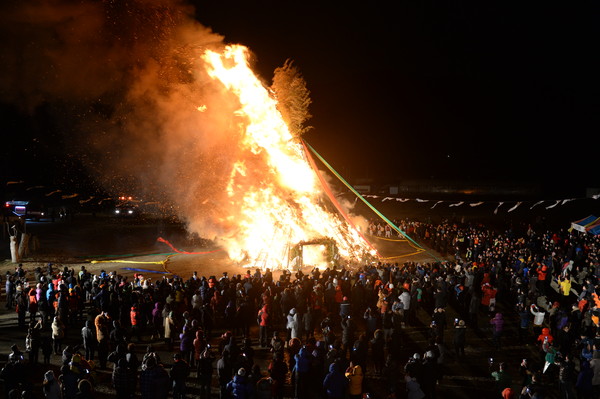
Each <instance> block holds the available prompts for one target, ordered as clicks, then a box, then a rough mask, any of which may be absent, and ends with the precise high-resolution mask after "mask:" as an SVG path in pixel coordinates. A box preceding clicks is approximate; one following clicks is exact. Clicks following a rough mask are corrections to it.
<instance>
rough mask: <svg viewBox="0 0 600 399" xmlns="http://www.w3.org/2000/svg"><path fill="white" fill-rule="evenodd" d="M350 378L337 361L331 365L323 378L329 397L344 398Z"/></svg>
mask: <svg viewBox="0 0 600 399" xmlns="http://www.w3.org/2000/svg"><path fill="white" fill-rule="evenodd" d="M348 384H349V383H348V379H347V378H346V376H345V375H344V373H343V372H342V370H340V366H339V365H338V364H337V363H335V362H334V363H331V365H329V373H327V375H326V376H325V379H323V388H324V389H325V395H326V397H327V399H343V398H344V396H345V395H346V390H347V388H348Z"/></svg>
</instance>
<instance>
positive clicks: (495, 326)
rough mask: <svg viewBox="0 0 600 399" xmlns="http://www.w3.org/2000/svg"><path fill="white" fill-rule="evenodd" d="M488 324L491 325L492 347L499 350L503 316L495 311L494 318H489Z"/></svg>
mask: <svg viewBox="0 0 600 399" xmlns="http://www.w3.org/2000/svg"><path fill="white" fill-rule="evenodd" d="M490 324H491V325H492V334H493V335H492V342H493V344H494V347H495V348H496V349H497V350H500V346H501V345H500V338H501V337H502V331H503V330H504V317H502V313H496V315H495V316H494V318H492V319H491V320H490Z"/></svg>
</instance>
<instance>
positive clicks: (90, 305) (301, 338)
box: [0, 220, 600, 399]
mask: <svg viewBox="0 0 600 399" xmlns="http://www.w3.org/2000/svg"><path fill="white" fill-rule="evenodd" d="M395 224H396V225H397V226H398V227H399V228H400V229H401V230H402V231H404V232H406V233H407V234H408V235H409V236H411V237H414V238H415V239H417V240H418V241H420V242H422V243H423V245H425V246H428V247H430V248H433V249H434V250H436V251H438V252H440V253H442V254H443V255H444V256H446V255H451V256H450V259H448V260H444V261H439V262H432V263H415V262H395V261H390V260H380V261H378V262H375V263H372V264H366V265H345V266H341V265H340V266H339V267H337V268H335V269H326V270H319V269H317V268H315V269H313V270H312V271H310V272H306V273H303V272H302V271H294V272H291V271H286V270H284V271H277V273H273V272H272V271H270V270H269V269H267V270H264V271H263V270H260V269H256V270H251V269H248V270H247V271H246V273H245V274H236V275H231V276H230V275H228V274H227V273H226V272H224V273H223V274H222V275H220V276H201V275H198V273H197V272H194V273H193V274H192V275H191V276H187V277H185V278H184V277H181V276H164V277H162V278H160V279H157V280H155V281H154V280H152V279H150V278H147V277H145V276H144V275H142V274H138V273H136V274H134V275H133V277H127V276H123V275H120V274H118V273H117V272H115V271H111V272H106V271H104V270H103V271H101V272H100V273H91V272H89V271H88V270H87V269H86V267H85V266H81V268H80V270H77V271H76V270H74V269H72V268H69V267H62V266H58V265H53V264H48V265H47V267H46V268H45V270H44V269H43V268H39V267H38V268H36V269H35V270H33V271H26V270H24V269H23V267H22V265H19V266H18V267H17V268H16V270H15V271H14V272H9V273H7V274H6V276H5V278H6V282H5V284H6V290H5V300H6V309H7V310H9V311H14V312H15V313H16V319H17V323H18V326H19V328H21V329H22V330H23V332H24V333H25V334H26V338H25V341H24V342H22V343H15V345H13V348H12V352H11V353H10V355H9V356H8V360H7V363H6V365H4V367H3V368H2V372H1V374H0V378H2V379H3V382H4V390H5V391H4V392H5V397H7V398H26V397H31V395H33V393H32V390H31V389H28V386H27V385H26V381H28V376H29V375H30V372H31V368H32V367H33V366H34V365H36V364H39V363H40V360H39V353H40V352H41V353H42V355H43V359H42V364H43V365H44V366H49V364H50V359H51V357H52V356H57V357H60V358H61V364H62V366H61V368H60V373H58V375H57V376H55V374H54V372H53V371H52V370H49V371H48V373H46V374H45V375H44V380H43V382H41V384H42V391H43V393H44V395H45V396H46V397H49V398H58V397H62V398H69V399H71V398H78V399H79V398H92V397H94V385H95V383H96V381H97V379H98V372H101V371H109V372H111V373H112V374H111V377H112V378H111V385H112V389H114V392H115V394H116V396H117V397H119V398H133V397H135V396H141V397H142V398H144V399H145V398H166V397H167V396H171V395H172V397H173V398H178V399H179V398H185V397H190V396H191V395H190V385H191V383H192V382H193V384H194V386H197V387H198V395H199V396H200V397H201V398H208V397H210V393H211V389H213V388H214V389H215V390H218V391H219V393H220V398H222V399H227V398H236V399H237V398H278V399H281V398H283V397H284V396H285V397H294V398H301V399H303V398H327V399H342V398H346V397H348V398H352V399H354V398H361V397H363V395H365V394H367V393H370V394H371V396H374V395H375V392H376V391H377V392H380V393H383V394H384V396H385V397H398V398H400V397H408V398H435V397H436V390H437V382H440V381H442V380H443V378H444V375H445V374H446V373H447V363H448V359H449V358H450V357H454V358H456V359H461V357H464V356H465V346H468V345H469V343H468V342H466V333H465V332H466V331H467V329H471V330H472V331H476V332H487V331H489V338H490V340H489V342H490V345H491V347H492V348H494V349H495V350H497V351H500V350H501V349H502V347H503V345H504V342H503V341H504V340H505V339H506V338H505V336H504V335H505V329H506V324H507V323H514V324H515V325H518V340H519V342H520V343H521V344H529V345H534V346H537V347H538V348H539V357H538V358H534V359H523V362H521V364H520V366H519V370H520V373H521V375H520V378H521V379H520V380H518V381H517V378H516V376H511V375H509V372H508V371H507V367H506V365H505V364H504V363H501V364H498V365H496V364H495V363H494V361H493V359H490V364H489V366H490V373H489V377H490V379H491V380H493V381H495V384H496V385H495V388H496V391H495V392H494V395H496V397H498V398H503V397H504V398H510V397H513V398H518V397H525V398H529V397H531V398H545V397H546V398H549V397H558V396H556V395H560V397H564V398H571V397H578V398H581V399H587V398H598V397H599V396H600V309H599V308H600V301H599V300H598V296H597V294H598V293H599V292H600V289H599V285H598V284H599V282H600V258H599V256H598V254H599V252H598V249H599V248H600V238H599V237H598V236H593V235H589V234H583V233H580V232H578V231H568V230H560V231H555V232H551V231H536V229H534V228H532V227H529V228H526V229H523V230H522V231H520V230H519V231H517V230H511V229H508V230H503V231H496V230H493V229H490V228H486V227H485V226H481V225H472V224H463V223H453V222H447V221H444V222H442V223H439V224H433V223H422V222H411V221H408V220H399V221H395ZM373 233H374V234H375V235H380V234H382V235H386V236H387V235H388V233H386V231H385V229H383V230H382V231H381V232H379V230H378V229H377V230H376V231H374V232H373ZM275 276H277V277H275ZM450 311H452V312H453V313H455V314H456V318H455V319H454V320H452V319H449V316H448V313H449V312H450ZM423 320H425V321H426V324H425V325H423ZM423 327H424V331H425V334H426V338H427V339H426V344H425V345H423V346H419V345H415V344H414V343H412V342H410V340H408V339H407V331H410V330H411V329H415V328H423ZM25 334H24V335H25ZM450 337H451V339H449V338H450ZM21 345H24V346H25V351H24V352H23V351H21V349H20V348H22V346H21ZM140 347H143V348H145V352H144V353H138V350H139V348H140ZM158 348H160V349H161V350H166V351H167V352H168V353H170V354H171V355H170V356H171V357H172V358H170V359H164V361H163V360H161V358H160V356H159V353H158V352H159V350H158ZM257 351H264V352H266V353H268V356H269V361H268V362H267V363H266V365H264V366H262V365H261V364H259V363H258V362H256V361H255V360H256V359H255V358H256V354H257ZM406 351H409V352H411V353H413V352H414V354H412V355H411V356H410V358H409V359H408V360H407V357H406V356H405V353H406ZM25 356H27V359H25ZM524 395H526V396H524ZM553 395H554V396H553Z"/></svg>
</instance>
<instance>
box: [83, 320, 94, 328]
mask: <svg viewBox="0 0 600 399" xmlns="http://www.w3.org/2000/svg"><path fill="white" fill-rule="evenodd" d="M85 326H86V327H87V328H92V327H94V323H93V322H92V321H91V320H86V321H85Z"/></svg>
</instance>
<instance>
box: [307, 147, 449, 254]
mask: <svg viewBox="0 0 600 399" xmlns="http://www.w3.org/2000/svg"><path fill="white" fill-rule="evenodd" d="M304 144H306V146H307V147H308V148H310V150H311V151H312V153H313V154H315V155H316V156H317V158H319V160H321V162H323V164H324V165H325V166H327V169H329V170H330V171H331V173H333V174H334V175H335V176H336V177H337V178H338V179H340V181H341V182H342V183H344V185H345V186H346V187H348V189H349V190H350V191H352V192H353V193H354V194H355V195H356V196H357V197H358V198H360V199H361V201H362V202H364V203H365V204H366V205H367V206H368V207H369V208H371V210H372V211H373V212H375V213H376V214H377V215H378V216H379V217H380V218H381V219H383V220H384V221H385V222H386V223H387V224H389V225H390V226H391V227H392V228H393V229H394V230H396V231H397V232H398V233H399V234H402V235H403V236H404V237H405V238H406V239H408V240H409V241H410V242H412V243H413V244H415V245H416V246H417V247H418V248H420V249H422V250H423V251H426V249H425V248H423V247H422V246H420V245H419V244H418V243H417V242H415V240H413V239H412V238H410V237H409V235H408V234H406V233H405V232H404V231H402V230H400V229H399V228H398V227H397V226H396V225H395V224H394V223H392V221H390V220H389V219H388V218H386V217H385V215H383V214H382V213H381V212H379V211H378V210H377V209H376V208H375V207H374V206H373V205H371V203H369V201H367V200H366V199H364V197H363V196H362V195H360V193H359V192H358V191H356V190H355V189H354V187H352V186H351V185H350V184H348V182H347V181H346V180H344V178H343V177H342V176H341V175H340V174H339V173H338V172H337V171H336V170H335V169H333V167H331V165H329V163H328V162H327V161H326V160H325V159H324V158H323V157H322V156H321V155H319V153H318V152H317V151H315V149H314V148H312V146H311V145H310V144H308V143H307V142H306V141H305V142H304ZM430 255H431V256H433V258H434V259H435V260H436V261H439V260H438V259H437V258H436V257H435V256H434V255H433V254H431V253H430Z"/></svg>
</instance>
